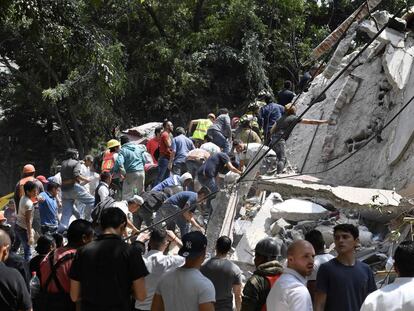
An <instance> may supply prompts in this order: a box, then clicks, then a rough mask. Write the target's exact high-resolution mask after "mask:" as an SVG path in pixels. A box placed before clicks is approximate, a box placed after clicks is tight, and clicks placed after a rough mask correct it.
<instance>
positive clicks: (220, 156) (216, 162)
mask: <svg viewBox="0 0 414 311" xmlns="http://www.w3.org/2000/svg"><path fill="white" fill-rule="evenodd" d="M228 170H229V171H231V172H234V173H236V174H239V175H240V174H241V171H240V170H238V169H237V168H236V167H235V166H234V165H233V163H232V162H231V160H230V157H229V156H228V155H227V154H226V153H224V152H219V153H216V154H214V155H212V156H210V157H209V158H208V159H207V161H206V162H205V163H204V164H202V165H201V166H200V168H199V169H198V171H197V177H198V181H199V182H200V184H201V185H203V186H205V187H207V188H208V189H209V190H210V191H211V192H216V191H218V186H217V183H216V177H217V175H218V174H219V173H223V174H225V173H227V172H228Z"/></svg>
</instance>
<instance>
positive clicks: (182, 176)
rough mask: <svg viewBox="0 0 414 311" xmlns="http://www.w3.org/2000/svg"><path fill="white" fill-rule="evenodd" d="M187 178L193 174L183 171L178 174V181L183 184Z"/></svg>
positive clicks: (190, 177)
mask: <svg viewBox="0 0 414 311" xmlns="http://www.w3.org/2000/svg"><path fill="white" fill-rule="evenodd" d="M187 179H193V176H191V174H190V173H188V172H187V173H184V174H182V175H181V176H180V183H181V184H184V182H185V181H186V180H187Z"/></svg>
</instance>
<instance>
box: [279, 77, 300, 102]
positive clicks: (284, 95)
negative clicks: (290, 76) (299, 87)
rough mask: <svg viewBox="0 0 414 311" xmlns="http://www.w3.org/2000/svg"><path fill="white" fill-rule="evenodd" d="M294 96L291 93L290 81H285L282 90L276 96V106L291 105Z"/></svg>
mask: <svg viewBox="0 0 414 311" xmlns="http://www.w3.org/2000/svg"><path fill="white" fill-rule="evenodd" d="M295 96H296V94H295V93H293V92H292V81H289V80H286V81H285V83H284V84H283V90H281V91H280V92H279V93H278V94H277V98H278V104H279V105H282V106H286V105H287V104H289V103H291V102H292V100H293V98H295Z"/></svg>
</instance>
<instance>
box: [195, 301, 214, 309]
mask: <svg viewBox="0 0 414 311" xmlns="http://www.w3.org/2000/svg"><path fill="white" fill-rule="evenodd" d="M198 310H199V311H214V304H213V303H212V302H206V303H202V304H200V305H198Z"/></svg>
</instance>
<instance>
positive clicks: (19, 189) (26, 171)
mask: <svg viewBox="0 0 414 311" xmlns="http://www.w3.org/2000/svg"><path fill="white" fill-rule="evenodd" d="M35 173H36V169H35V167H34V166H33V165H32V164H26V165H25V166H23V171H22V178H21V179H20V180H19V181H18V182H17V184H16V188H15V190H14V197H13V198H14V202H15V204H16V212H18V211H19V203H20V198H21V197H22V196H23V195H24V189H23V186H24V184H25V183H27V182H28V181H33V182H34V183H35V184H36V186H37V190H38V193H41V192H43V191H44V188H43V184H42V182H41V181H39V180H37V179H36V178H35Z"/></svg>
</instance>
